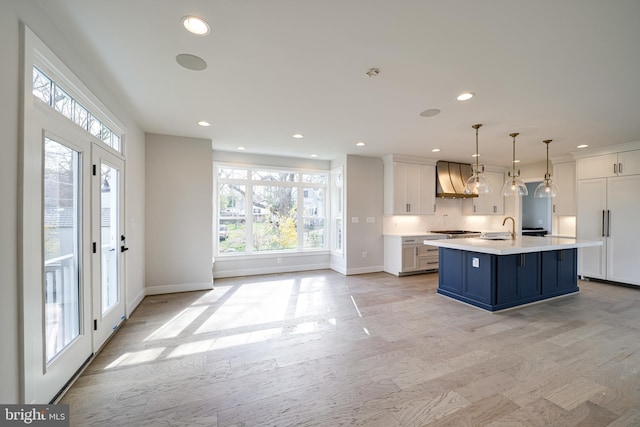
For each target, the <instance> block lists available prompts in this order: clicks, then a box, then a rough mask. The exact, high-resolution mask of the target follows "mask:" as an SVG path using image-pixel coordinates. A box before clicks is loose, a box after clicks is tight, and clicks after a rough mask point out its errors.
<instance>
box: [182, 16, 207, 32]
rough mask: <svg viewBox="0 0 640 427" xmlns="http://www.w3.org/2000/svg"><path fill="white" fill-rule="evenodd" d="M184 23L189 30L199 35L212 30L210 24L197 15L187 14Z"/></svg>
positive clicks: (183, 19)
mask: <svg viewBox="0 0 640 427" xmlns="http://www.w3.org/2000/svg"><path fill="white" fill-rule="evenodd" d="M182 25H184V28H186V29H187V31H189V32H190V33H193V34H196V35H198V36H206V35H207V34H209V31H211V27H209V24H207V22H206V21H205V20H204V19H201V18H198V17H197V16H185V17H184V18H182Z"/></svg>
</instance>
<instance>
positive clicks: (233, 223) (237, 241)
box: [215, 164, 329, 255]
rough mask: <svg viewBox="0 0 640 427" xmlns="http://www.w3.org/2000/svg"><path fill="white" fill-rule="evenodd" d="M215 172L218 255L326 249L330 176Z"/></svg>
mask: <svg viewBox="0 0 640 427" xmlns="http://www.w3.org/2000/svg"><path fill="white" fill-rule="evenodd" d="M215 169H216V179H217V187H216V200H217V217H218V218H217V222H218V227H217V228H216V229H217V240H218V242H219V243H218V251H217V252H218V255H224V254H260V253H273V252H306V251H318V250H326V249H328V227H327V225H326V222H325V218H326V217H327V214H328V202H329V199H328V194H327V192H328V185H329V184H328V183H329V173H328V172H325V171H307V170H283V169H275V168H269V167H259V166H251V167H240V166H228V165H223V164H216V165H215Z"/></svg>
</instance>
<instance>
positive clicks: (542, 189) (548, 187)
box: [533, 139, 558, 198]
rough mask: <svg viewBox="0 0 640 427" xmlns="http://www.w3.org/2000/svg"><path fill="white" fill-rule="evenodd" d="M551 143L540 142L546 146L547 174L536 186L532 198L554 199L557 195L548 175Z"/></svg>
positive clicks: (549, 140)
mask: <svg viewBox="0 0 640 427" xmlns="http://www.w3.org/2000/svg"><path fill="white" fill-rule="evenodd" d="M551 141H553V140H552V139H546V140H544V141H542V142H544V143H545V145H546V146H547V173H545V174H544V181H542V182H541V183H540V184H538V187H537V188H536V191H535V193H533V197H538V198H543V197H556V195H557V194H558V187H557V186H556V185H555V184H554V183H553V181H552V180H551V174H550V173H549V143H550V142H551Z"/></svg>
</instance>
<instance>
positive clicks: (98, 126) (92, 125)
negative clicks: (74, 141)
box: [88, 114, 102, 138]
mask: <svg viewBox="0 0 640 427" xmlns="http://www.w3.org/2000/svg"><path fill="white" fill-rule="evenodd" d="M88 130H89V133H90V134H91V135H93V136H95V137H96V138H100V132H101V131H102V123H101V122H100V120H98V119H96V118H95V117H94V116H93V115H92V114H89V129H88Z"/></svg>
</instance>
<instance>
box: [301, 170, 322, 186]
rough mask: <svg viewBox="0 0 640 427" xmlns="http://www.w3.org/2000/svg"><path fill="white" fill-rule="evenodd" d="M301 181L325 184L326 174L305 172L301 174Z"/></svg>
mask: <svg viewBox="0 0 640 427" xmlns="http://www.w3.org/2000/svg"><path fill="white" fill-rule="evenodd" d="M302 182H308V183H311V184H326V183H327V175H325V174H319V173H312V174H310V173H305V174H302Z"/></svg>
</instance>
